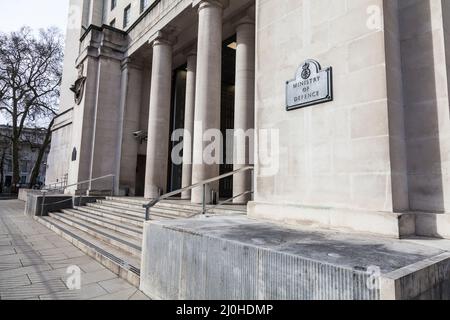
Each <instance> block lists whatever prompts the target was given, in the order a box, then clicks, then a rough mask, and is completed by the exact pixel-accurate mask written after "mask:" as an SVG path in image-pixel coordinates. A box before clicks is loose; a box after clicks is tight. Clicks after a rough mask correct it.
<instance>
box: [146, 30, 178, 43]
mask: <svg viewBox="0 0 450 320" xmlns="http://www.w3.org/2000/svg"><path fill="white" fill-rule="evenodd" d="M175 33H176V30H175V29H172V28H171V29H169V28H166V29H164V30H159V31H157V32H156V33H155V34H154V35H153V36H152V37H151V38H150V39H149V41H148V42H149V43H150V44H151V45H152V46H153V47H155V46H159V45H168V46H172V45H173V44H174V43H175V42H176V40H177V38H176V36H175Z"/></svg>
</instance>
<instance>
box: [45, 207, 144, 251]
mask: <svg viewBox="0 0 450 320" xmlns="http://www.w3.org/2000/svg"><path fill="white" fill-rule="evenodd" d="M49 216H50V217H52V218H54V219H56V220H59V221H61V222H64V223H65V224H68V225H70V226H72V227H75V228H77V229H79V230H81V231H83V232H85V233H87V234H89V235H91V236H94V237H95V238H97V239H100V240H102V241H104V242H106V243H108V244H110V245H111V246H114V247H116V248H118V249H121V250H124V251H126V252H128V253H130V254H132V255H134V256H137V257H139V256H140V255H141V242H139V241H137V240H134V239H132V238H131V237H129V236H126V235H124V234H121V233H119V232H116V231H113V230H111V229H108V228H104V227H101V226H98V225H95V224H92V223H90V222H87V221H85V220H81V219H78V218H75V217H72V216H68V215H67V214H64V213H50V214H49Z"/></svg>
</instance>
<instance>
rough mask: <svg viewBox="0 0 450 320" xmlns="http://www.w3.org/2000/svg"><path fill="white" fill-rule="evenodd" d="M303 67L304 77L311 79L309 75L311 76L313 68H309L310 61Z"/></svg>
mask: <svg viewBox="0 0 450 320" xmlns="http://www.w3.org/2000/svg"><path fill="white" fill-rule="evenodd" d="M302 68H303V71H302V78H303V79H304V80H306V79H309V77H310V76H311V70H310V69H309V63H305V64H304V65H303V67H302Z"/></svg>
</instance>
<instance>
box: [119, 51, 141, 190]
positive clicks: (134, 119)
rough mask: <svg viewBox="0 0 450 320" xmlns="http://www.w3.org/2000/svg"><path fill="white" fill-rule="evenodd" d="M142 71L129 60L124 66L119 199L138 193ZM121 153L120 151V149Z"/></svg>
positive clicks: (123, 63) (124, 62)
mask: <svg viewBox="0 0 450 320" xmlns="http://www.w3.org/2000/svg"><path fill="white" fill-rule="evenodd" d="M141 90H142V67H141V66H139V65H135V64H133V63H132V62H131V61H130V59H125V60H124V61H123V62H122V88H121V91H122V92H121V95H122V98H121V107H120V110H121V116H120V119H121V120H120V122H121V124H122V125H121V126H120V127H119V130H118V144H119V147H120V150H118V152H119V153H118V154H117V155H116V156H117V158H116V161H117V168H116V170H117V173H116V176H117V177H119V179H116V195H129V196H134V195H135V194H136V193H135V191H136V166H137V157H138V153H139V142H140V141H139V140H138V139H136V138H135V137H134V136H133V133H134V132H136V131H139V129H140V117H141V95H142V92H141ZM118 149H119V148H118Z"/></svg>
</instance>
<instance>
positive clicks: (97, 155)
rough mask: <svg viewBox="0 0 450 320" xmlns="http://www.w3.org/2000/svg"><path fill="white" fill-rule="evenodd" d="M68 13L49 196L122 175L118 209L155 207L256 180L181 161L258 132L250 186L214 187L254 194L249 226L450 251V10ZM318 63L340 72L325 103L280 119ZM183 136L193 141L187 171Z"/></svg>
mask: <svg viewBox="0 0 450 320" xmlns="http://www.w3.org/2000/svg"><path fill="white" fill-rule="evenodd" d="M70 3H71V14H70V17H69V18H70V19H69V27H68V30H67V46H66V56H65V64H64V78H63V87H62V96H61V113H62V116H60V117H59V118H58V121H57V123H56V124H55V127H54V133H53V140H52V148H51V154H50V156H49V160H48V164H49V169H48V172H47V180H49V181H56V179H57V178H58V177H62V176H64V175H65V174H68V179H69V181H68V183H69V184H72V183H76V182H77V181H84V180H89V179H93V178H96V177H101V176H104V175H109V174H114V175H116V176H117V177H118V179H116V186H115V189H116V190H115V191H116V193H121V194H127V195H130V196H142V197H146V198H149V199H150V198H154V197H156V196H158V195H159V194H160V193H165V192H168V191H172V190H176V189H179V188H181V187H183V186H189V185H191V184H194V183H196V182H199V181H202V180H204V179H208V178H213V177H216V176H218V175H220V174H221V173H224V172H230V171H232V170H233V169H238V168H240V167H242V166H245V165H247V164H252V163H251V162H252V161H251V160H250V158H251V157H250V156H249V157H245V160H244V161H241V162H239V163H231V164H228V165H227V164H218V163H212V164H210V163H206V162H205V161H192V162H193V164H191V163H190V162H189V161H188V160H190V159H191V160H192V159H195V158H196V157H198V156H199V155H202V154H203V152H204V150H205V149H207V148H208V146H209V145H210V143H211V142H213V141H212V140H211V141H205V139H203V138H204V136H205V133H207V132H208V129H217V130H220V131H226V130H227V129H228V130H243V131H246V130H248V129H255V131H254V146H253V145H252V144H250V143H248V144H247V143H245V142H244V143H241V144H239V143H236V142H235V145H234V147H233V150H234V151H235V152H236V151H237V150H240V151H241V152H243V153H244V154H245V151H246V150H247V149H250V150H249V151H250V153H251V154H252V155H254V160H255V161H254V162H255V163H254V165H255V175H254V178H253V181H252V180H251V179H250V177H249V176H248V175H244V174H242V175H240V176H239V175H238V176H236V177H235V178H234V180H233V183H228V184H226V183H223V184H221V185H217V186H216V187H215V189H216V191H218V192H220V195H221V196H223V197H224V196H225V195H226V196H230V195H231V196H233V195H235V196H236V195H240V194H241V193H242V192H243V191H245V190H248V189H249V188H251V187H252V185H253V186H254V190H255V193H254V199H252V201H250V202H249V204H248V214H249V215H250V216H252V217H255V218H258V219H266V220H272V221H278V222H283V223H289V224H308V225H317V226H320V227H327V228H333V229H340V230H351V231H357V232H365V233H374V234H381V235H385V236H393V237H401V236H405V235H413V234H416V235H424V236H439V237H447V238H448V237H450V215H449V213H450V181H449V179H450V173H449V169H450V115H449V105H450V103H449V90H450V85H449V84H450V81H449V74H448V70H449V68H448V66H449V65H450V64H449V63H447V59H448V55H449V52H448V49H449V45H450V39H449V38H448V34H449V30H447V29H448V26H449V25H450V24H449V23H448V22H449V21H450V20H449V19H450V8H449V5H450V4H448V1H445V0H424V1H409V0H370V1H369V0H367V1H366V0H314V1H312V0H289V1H280V0H256V1H254V0H226V1H225V0H148V1H140V0H114V1H112V0H108V1H102V0H91V1H88V0H71V1H70ZM310 59H312V60H313V61H317V62H319V63H320V65H321V66H322V68H326V67H331V68H332V79H331V86H332V92H333V97H332V100H331V99H330V100H331V101H327V102H325V103H321V104H311V105H308V106H307V107H304V108H296V109H294V110H290V111H287V108H286V82H287V81H289V80H291V79H293V78H294V77H295V74H296V72H297V70H298V69H299V68H300V71H301V68H302V65H304V61H312V60H310ZM308 68H309V65H308V64H306V69H308ZM306 77H307V76H306ZM73 84H76V85H75V86H74V87H72V85H73ZM71 87H72V88H73V91H75V92H76V93H77V95H78V96H77V99H76V100H77V101H74V94H73V92H72V91H71V90H70V88H71ZM180 128H181V129H182V128H184V129H185V130H186V131H187V132H189V133H190V134H191V136H192V141H191V142H189V141H188V139H185V141H184V152H183V158H184V160H185V161H184V162H183V163H182V164H180V163H174V161H173V159H172V158H171V154H172V152H173V150H174V143H173V141H171V136H172V133H173V132H174V131H175V130H176V129H180ZM268 135H269V136H271V139H266V138H267V136H268ZM224 140H227V139H224ZM274 142H275V143H274ZM228 143H229V141H226V143H224V145H225V144H228ZM267 154H269V155H270V159H271V161H269V162H267V161H265V160H266V159H265V156H266V155H267ZM268 163H269V164H268ZM106 187H107V186H103V185H102V181H100V182H95V183H91V184H90V185H89V187H88V189H89V190H90V191H95V190H102V189H105V188H106ZM71 191H72V192H76V191H77V190H75V189H74V190H71ZM183 196H184V197H186V198H189V199H191V200H192V201H193V202H197V203H198V202H200V201H201V197H202V193H201V190H196V189H194V190H193V192H192V194H189V193H187V194H184V195H183ZM241 200H242V199H241ZM244 200H245V199H244Z"/></svg>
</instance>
